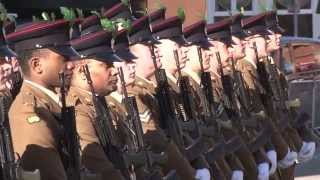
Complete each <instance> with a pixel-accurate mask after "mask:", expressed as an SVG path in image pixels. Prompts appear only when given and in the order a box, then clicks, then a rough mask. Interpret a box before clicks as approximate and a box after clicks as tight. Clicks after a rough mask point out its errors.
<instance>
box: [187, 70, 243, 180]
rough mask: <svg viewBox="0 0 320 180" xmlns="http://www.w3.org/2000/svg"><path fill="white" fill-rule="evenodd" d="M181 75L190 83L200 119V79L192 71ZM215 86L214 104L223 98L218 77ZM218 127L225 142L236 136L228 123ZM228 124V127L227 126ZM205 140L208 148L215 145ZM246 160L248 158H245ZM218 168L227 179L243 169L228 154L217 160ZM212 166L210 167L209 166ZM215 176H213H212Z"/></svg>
mask: <svg viewBox="0 0 320 180" xmlns="http://www.w3.org/2000/svg"><path fill="white" fill-rule="evenodd" d="M183 75H186V76H188V77H189V81H190V85H191V88H192V96H193V98H194V99H195V103H196V106H197V107H198V109H197V112H199V114H198V116H199V117H200V114H201V113H203V108H204V106H203V103H204V102H202V100H201V98H200V96H201V94H200V93H199V92H201V87H200V83H201V80H200V77H199V75H198V74H196V73H195V72H192V71H188V70H184V71H183ZM215 79H216V80H215V82H216V83H215V85H214V86H213V88H214V89H213V94H214V100H215V102H218V101H220V100H221V99H220V98H222V96H223V93H222V91H221V90H222V89H221V87H222V86H220V85H218V84H219V81H218V77H216V78H215ZM218 123H219V125H221V132H222V134H221V135H222V136H224V137H225V140H229V139H231V138H233V137H235V136H236V132H235V131H233V130H232V124H231V122H230V121H229V123H228V122H227V121H225V119H224V120H221V121H219V122H218ZM228 124H229V125H228ZM206 140H207V141H208V143H209V144H210V146H212V147H213V146H214V145H215V144H216V139H213V138H206ZM246 158H247V160H248V157H246ZM216 163H217V164H218V166H219V167H220V169H221V170H222V171H223V173H224V176H225V177H226V178H227V179H228V178H230V176H231V173H232V172H231V171H232V170H242V169H243V165H242V163H240V160H239V159H238V157H236V156H234V154H233V153H229V154H225V155H224V156H221V157H220V158H218V159H217V162H216ZM211 166H212V165H211ZM214 176H215V174H214Z"/></svg>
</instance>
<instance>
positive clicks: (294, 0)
mask: <svg viewBox="0 0 320 180" xmlns="http://www.w3.org/2000/svg"><path fill="white" fill-rule="evenodd" d="M295 5H297V6H298V7H299V9H310V8H311V0H290V1H288V0H276V7H277V9H284V10H285V9H290V10H293V9H294V6H295Z"/></svg>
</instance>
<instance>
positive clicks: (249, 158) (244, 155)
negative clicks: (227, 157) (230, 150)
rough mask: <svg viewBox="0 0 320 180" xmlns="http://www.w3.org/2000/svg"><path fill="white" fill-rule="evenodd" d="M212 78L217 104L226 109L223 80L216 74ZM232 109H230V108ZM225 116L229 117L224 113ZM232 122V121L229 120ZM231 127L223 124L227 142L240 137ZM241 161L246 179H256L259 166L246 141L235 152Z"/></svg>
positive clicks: (222, 129)
mask: <svg viewBox="0 0 320 180" xmlns="http://www.w3.org/2000/svg"><path fill="white" fill-rule="evenodd" d="M211 76H213V77H212V87H213V95H214V96H215V97H214V101H215V102H216V103H217V104H220V103H222V105H224V107H226V106H227V105H228V103H226V102H224V101H229V100H228V98H227V97H226V95H225V94H224V93H223V88H222V82H221V78H220V77H219V76H217V75H216V74H214V73H211ZM229 108H230V107H229ZM224 114H225V115H224V116H227V115H226V113H224ZM229 121H230V120H229ZM227 124H230V125H224V123H221V132H222V133H223V136H224V138H225V139H226V140H230V139H231V138H232V137H235V136H238V133H237V132H236V130H235V127H233V126H232V122H230V123H227ZM234 154H235V155H236V156H237V158H238V159H239V161H240V162H241V164H242V166H243V169H244V178H245V179H256V177H257V174H258V169H257V164H256V162H255V159H254V156H253V155H252V153H251V152H250V150H249V148H248V147H247V145H246V143H245V141H243V145H242V146H241V148H239V149H238V150H237V151H235V152H234Z"/></svg>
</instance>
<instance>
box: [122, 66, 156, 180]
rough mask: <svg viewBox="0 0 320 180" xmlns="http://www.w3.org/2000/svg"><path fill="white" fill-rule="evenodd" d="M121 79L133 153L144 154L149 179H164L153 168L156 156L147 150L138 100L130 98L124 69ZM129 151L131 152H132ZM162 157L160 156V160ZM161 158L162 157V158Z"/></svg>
mask: <svg viewBox="0 0 320 180" xmlns="http://www.w3.org/2000/svg"><path fill="white" fill-rule="evenodd" d="M118 72H119V77H120V81H121V85H122V90H123V94H124V104H125V108H126V110H127V114H128V115H127V120H128V124H129V125H128V126H129V128H130V129H131V130H132V133H130V134H131V140H132V142H133V147H129V149H130V150H131V151H133V152H134V153H142V154H143V156H144V158H145V159H146V170H147V172H148V174H149V178H148V179H152V180H156V179H162V177H161V175H160V173H159V172H158V171H155V168H154V167H153V165H154V163H155V162H156V160H155V159H154V155H155V154H152V153H151V152H149V150H148V149H147V146H146V144H145V142H144V139H143V129H142V124H141V120H140V116H139V110H138V106H137V102H136V98H135V97H134V96H130V97H129V96H128V92H127V88H126V82H125V80H124V75H123V70H122V68H121V67H120V68H118ZM130 150H129V151H130ZM160 156H161V155H158V160H159V157H160ZM160 158H161V157H160Z"/></svg>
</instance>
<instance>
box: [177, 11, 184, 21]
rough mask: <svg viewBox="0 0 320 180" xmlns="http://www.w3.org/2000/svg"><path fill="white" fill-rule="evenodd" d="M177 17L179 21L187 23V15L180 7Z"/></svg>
mask: <svg viewBox="0 0 320 180" xmlns="http://www.w3.org/2000/svg"><path fill="white" fill-rule="evenodd" d="M177 16H178V17H179V19H181V21H182V22H184V21H185V19H186V13H185V12H184V9H183V8H182V7H179V8H178V11H177Z"/></svg>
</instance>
